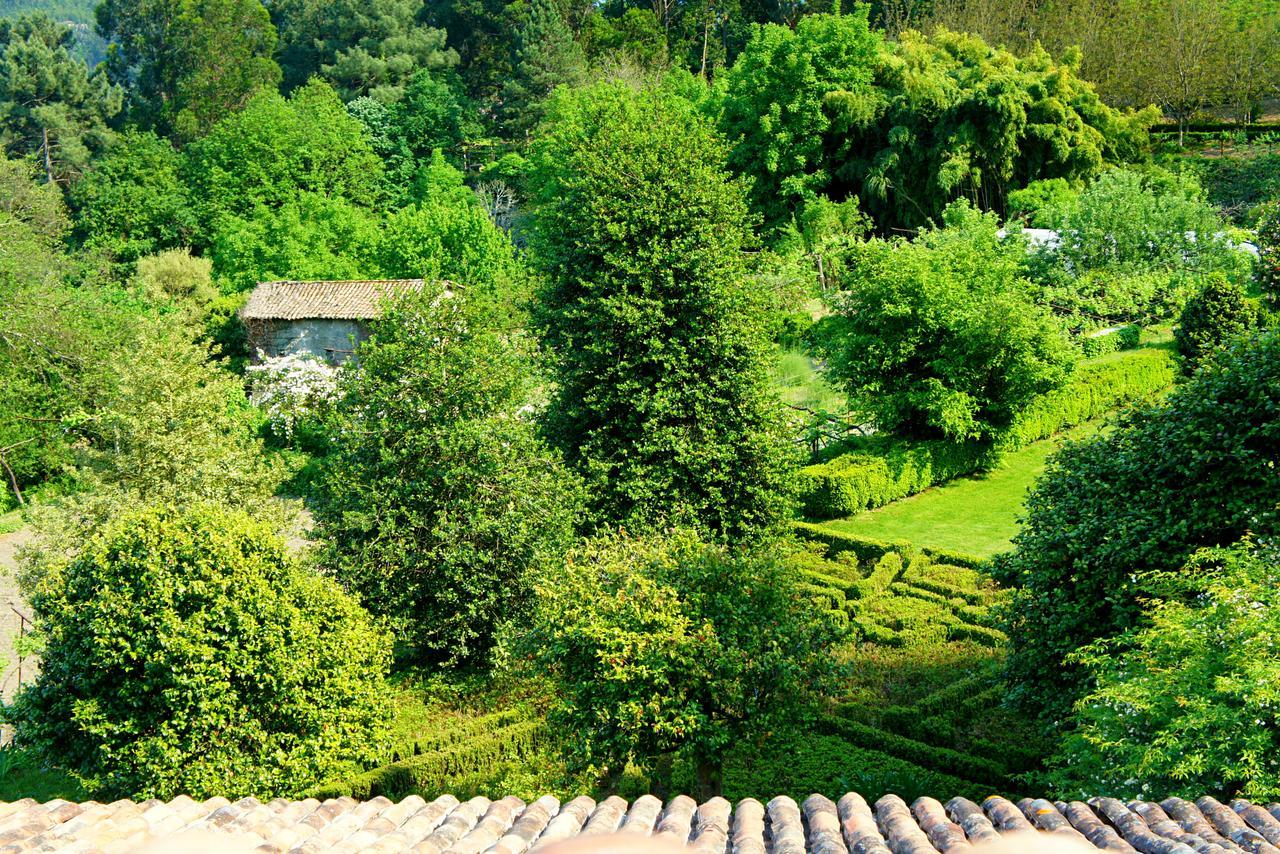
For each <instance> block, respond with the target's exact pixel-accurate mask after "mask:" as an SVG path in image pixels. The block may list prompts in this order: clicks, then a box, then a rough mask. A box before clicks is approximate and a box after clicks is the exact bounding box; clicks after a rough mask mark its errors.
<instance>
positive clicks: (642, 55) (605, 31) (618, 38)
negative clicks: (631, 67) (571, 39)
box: [582, 9, 671, 73]
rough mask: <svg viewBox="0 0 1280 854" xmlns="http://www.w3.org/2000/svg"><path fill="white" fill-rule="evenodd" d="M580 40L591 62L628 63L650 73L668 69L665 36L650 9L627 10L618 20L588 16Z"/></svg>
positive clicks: (669, 65)
mask: <svg viewBox="0 0 1280 854" xmlns="http://www.w3.org/2000/svg"><path fill="white" fill-rule="evenodd" d="M582 41H583V44H584V48H583V49H584V51H585V52H586V54H587V56H588V58H589V59H590V60H591V61H592V62H593V63H597V64H599V63H606V62H612V63H632V64H635V65H636V66H638V67H639V68H641V69H644V70H646V71H649V72H651V73H660V72H662V71H664V70H666V69H669V68H670V67H671V52H670V50H668V48H667V35H666V33H665V32H663V30H662V26H661V24H660V23H659V22H658V18H657V16H656V15H655V14H654V13H653V10H652V9H628V10H626V11H625V12H624V13H623V14H622V15H621V16H619V17H611V16H608V15H603V14H597V15H588V16H587V18H586V20H585V21H583V31H582Z"/></svg>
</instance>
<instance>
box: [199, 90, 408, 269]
mask: <svg viewBox="0 0 1280 854" xmlns="http://www.w3.org/2000/svg"><path fill="white" fill-rule="evenodd" d="M186 154H187V156H186V158H185V161H184V169H183V179H184V181H185V183H186V184H187V186H188V188H189V193H190V196H189V197H190V198H191V200H192V203H193V206H194V208H195V210H196V212H197V215H198V221H199V223H200V229H201V232H200V234H201V238H202V241H203V243H204V244H205V245H208V244H209V243H212V242H214V241H215V240H216V239H217V236H219V232H220V231H223V230H226V229H231V230H233V231H234V230H235V228H236V225H235V224H234V223H232V224H226V223H224V220H226V219H227V218H228V217H244V218H247V217H250V216H254V215H256V214H257V212H258V211H259V209H260V208H265V209H267V210H277V209H279V208H281V207H283V206H285V205H286V204H288V203H289V202H296V201H297V200H298V198H299V196H300V195H301V194H304V193H316V194H319V195H321V196H325V197H328V198H332V199H341V200H345V201H347V202H350V203H352V204H354V205H359V206H366V207H367V206H371V205H373V204H374V203H375V202H376V201H377V200H378V196H379V192H380V191H381V189H382V186H383V178H382V162H381V160H379V159H378V157H377V155H376V154H374V151H373V148H372V146H371V144H370V141H369V137H368V135H367V134H366V132H365V130H364V126H363V125H362V124H361V123H360V122H359V121H358V120H356V119H355V118H353V117H351V116H350V115H349V114H348V113H347V111H346V109H345V108H344V107H343V105H342V101H341V100H339V99H338V96H337V94H336V93H335V92H334V91H333V90H332V89H331V88H329V87H328V86H327V85H326V84H324V83H322V82H320V81H313V82H311V83H308V84H307V85H306V86H303V87H302V88H300V89H298V90H297V91H295V92H294V93H293V94H292V95H291V96H290V97H289V98H288V99H285V98H282V97H280V96H279V95H276V94H274V93H268V92H264V93H261V94H259V95H257V96H256V97H254V98H253V99H252V100H250V101H249V103H248V104H247V105H246V106H245V108H244V109H243V110H242V111H240V112H238V113H235V114H233V115H229V116H227V117H226V118H225V119H223V120H222V121H220V122H218V124H216V125H215V126H214V127H213V128H212V129H211V130H210V131H209V133H208V135H207V136H205V137H203V138H202V139H200V140H198V141H196V142H195V143H193V144H192V145H191V146H190V147H188V149H187V152H186ZM325 278H328V277H325Z"/></svg>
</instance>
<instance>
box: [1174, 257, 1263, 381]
mask: <svg viewBox="0 0 1280 854" xmlns="http://www.w3.org/2000/svg"><path fill="white" fill-rule="evenodd" d="M1257 316H1258V312H1257V310H1256V309H1255V308H1254V307H1253V306H1252V305H1250V304H1249V302H1248V300H1246V299H1245V295H1244V288H1242V287H1240V286H1239V285H1238V284H1235V283H1234V282H1231V281H1229V280H1228V279H1227V277H1226V276H1223V275H1222V274H1221V273H1214V274H1211V275H1209V276H1207V277H1205V281H1204V285H1203V287H1202V288H1201V289H1200V292H1199V293H1197V294H1196V295H1195V296H1193V297H1192V298H1191V299H1190V300H1188V301H1187V305H1186V307H1185V308H1183V310H1182V317H1181V318H1180V319H1179V321H1178V328H1177V329H1175V330H1174V331H1173V337H1174V339H1175V340H1176V341H1177V342H1178V354H1179V355H1180V356H1181V357H1182V370H1183V372H1184V373H1187V374H1193V373H1195V371H1196V368H1198V367H1200V364H1201V363H1202V362H1204V360H1205V359H1207V358H1209V357H1210V356H1212V355H1213V353H1214V352H1216V351H1217V350H1220V349H1222V347H1223V346H1224V345H1225V344H1226V343H1227V342H1228V341H1230V340H1231V339H1232V338H1234V337H1236V336H1237V335H1242V334H1243V333H1245V332H1247V331H1248V330H1249V328H1250V327H1252V326H1253V324H1254V321H1255V320H1256V319H1257Z"/></svg>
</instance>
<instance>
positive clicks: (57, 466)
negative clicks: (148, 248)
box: [0, 160, 140, 507]
mask: <svg viewBox="0 0 1280 854" xmlns="http://www.w3.org/2000/svg"><path fill="white" fill-rule="evenodd" d="M66 230H67V220H66V213H65V211H64V210H63V207H62V194H61V192H60V191H59V189H58V187H57V186H55V185H53V184H43V185H38V184H37V183H36V182H35V180H34V178H33V175H32V171H31V168H30V165H29V164H27V163H24V162H20V161H7V160H0V231H2V232H3V234H4V251H3V252H0V305H3V306H4V311H3V312H2V313H0V462H2V465H0V468H3V471H2V472H0V474H2V475H3V479H4V483H5V494H6V498H5V500H4V502H3V504H2V505H0V506H5V507H7V506H9V502H10V499H12V501H13V502H14V503H18V502H19V501H20V499H19V497H18V494H17V491H16V490H25V489H27V488H28V487H31V486H35V485H36V484H39V483H40V482H42V481H46V480H53V479H58V478H63V477H68V476H70V475H71V473H72V471H73V466H74V463H75V455H74V449H75V448H76V446H77V445H78V444H80V441H81V439H82V438H83V433H82V431H80V430H79V429H78V427H79V425H80V423H81V422H82V413H83V412H84V411H85V410H86V409H89V408H90V407H92V406H93V405H94V404H95V403H96V401H98V400H99V399H100V398H101V396H102V395H103V394H104V393H105V391H106V389H108V388H110V387H111V385H112V384H113V382H114V381H113V379H112V370H111V366H110V364H109V363H108V362H107V359H108V356H109V355H110V354H114V353H115V352H116V351H117V350H118V349H120V348H123V347H124V346H126V343H127V342H128V341H129V340H130V339H131V338H132V335H133V332H132V330H131V326H133V325H134V324H136V323H137V322H138V321H139V317H138V315H139V311H140V307H139V306H137V305H136V304H130V303H131V301H130V300H129V298H128V296H127V295H126V294H125V293H123V292H122V291H121V290H120V289H119V288H116V287H113V286H110V285H102V286H100V287H76V286H74V285H70V284H68V283H67V282H66V281H65V278H66V277H72V276H74V275H75V274H76V272H77V270H76V265H75V264H73V263H72V262H71V261H70V260H69V259H67V258H65V257H64V256H63V255H62V253H61V251H60V249H61V247H60V241H61V238H62V237H63V235H64V234H65V233H66Z"/></svg>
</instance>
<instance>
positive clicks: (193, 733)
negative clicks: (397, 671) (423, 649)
mask: <svg viewBox="0 0 1280 854" xmlns="http://www.w3.org/2000/svg"><path fill="white" fill-rule="evenodd" d="M27 593H28V598H29V601H30V603H31V606H32V608H33V610H34V613H35V621H36V626H37V629H38V630H39V631H40V632H42V633H43V634H44V636H45V638H46V644H45V649H44V652H43V654H42V657H41V672H40V677H39V679H38V680H37V681H36V683H35V684H34V685H32V686H30V687H28V688H26V689H24V690H23V691H22V693H20V694H19V696H18V698H17V701H16V703H15V705H14V707H13V709H12V720H13V721H14V724H15V726H16V728H17V731H18V732H19V733H20V736H19V738H20V739H21V740H22V742H23V743H24V744H26V745H27V746H28V747H29V748H31V749H33V750H35V751H37V752H38V754H39V755H40V756H41V757H42V758H43V759H44V760H45V761H48V762H50V763H53V764H56V765H59V766H62V767H66V768H68V769H69V770H71V771H73V772H75V774H76V775H77V776H78V778H79V779H80V780H81V781H82V782H83V783H84V785H85V786H86V788H87V789H89V790H90V791H91V792H92V793H93V794H94V795H95V796H96V797H99V798H101V799H103V800H110V799H114V798H119V797H132V798H136V799H138V800H142V799H144V798H152V797H156V798H161V799H169V798H173V797H175V796H177V795H179V794H185V795H191V796H193V797H196V798H205V797H211V796H213V795H222V796H226V797H232V798H236V797H242V796H245V795H256V796H258V797H260V798H263V799H266V798H270V797H275V796H296V795H297V794H299V792H300V791H301V790H303V789H305V788H307V787H308V786H310V785H313V784H314V783H316V782H318V781H319V780H321V779H324V778H325V777H327V776H330V775H331V774H333V773H335V772H336V771H337V770H338V769H340V768H342V767H344V765H345V764H346V763H349V762H353V761H355V762H360V761H367V760H369V759H372V758H373V757H374V756H376V746H377V743H378V740H379V739H380V738H381V736H382V731H383V727H384V726H385V723H386V717H387V705H386V700H385V697H384V683H383V675H384V674H385V673H386V670H387V667H388V665H389V662H390V639H389V638H388V637H386V635H385V634H383V633H382V632H381V631H380V630H378V629H376V628H375V627H374V626H373V624H372V623H371V621H370V620H369V617H368V615H367V614H366V613H365V612H364V611H362V610H361V609H360V607H359V606H358V605H357V604H356V602H355V600H354V599H352V598H351V597H349V596H347V595H346V594H345V593H343V592H342V591H341V590H340V589H339V588H338V587H337V585H335V584H334V583H333V582H332V581H330V580H328V579H325V578H322V577H320V576H318V575H315V574H313V573H312V572H310V571H308V570H305V569H302V568H300V567H298V566H297V565H296V564H295V563H294V562H293V561H292V560H291V559H290V558H289V556H288V555H287V553H286V551H285V546H284V542H283V541H282V540H281V539H280V538H279V537H278V536H276V535H275V534H274V533H273V532H272V531H271V530H270V528H268V527H267V526H266V525H264V524H262V523H260V522H257V521H254V520H252V519H250V518H249V517H247V516H245V515H243V514H242V513H239V512H237V511H228V510H223V509H217V508H215V507H213V506H211V505H207V504H200V503H196V504H192V505H188V506H187V507H186V508H185V509H182V510H178V509H173V508H164V507H145V508H143V509H137V510H131V511H126V512H123V513H121V514H120V515H119V516H118V517H117V518H115V519H113V520H112V521H111V522H110V523H109V524H108V525H107V526H106V527H105V528H104V529H103V530H102V531H101V532H100V533H98V534H97V535H95V536H94V537H93V539H92V540H91V541H90V542H89V543H88V544H87V546H86V547H85V548H83V549H82V550H81V551H80V553H79V555H78V556H76V557H74V558H73V559H72V560H71V561H70V563H68V564H66V565H64V566H60V567H58V568H57V570H56V571H54V572H51V573H49V574H47V575H45V576H44V577H43V579H42V580H41V581H40V583H38V584H37V586H36V587H35V588H34V589H30V590H28V591H27Z"/></svg>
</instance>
